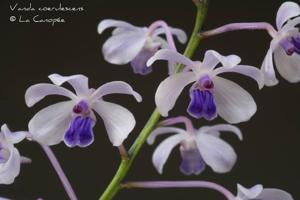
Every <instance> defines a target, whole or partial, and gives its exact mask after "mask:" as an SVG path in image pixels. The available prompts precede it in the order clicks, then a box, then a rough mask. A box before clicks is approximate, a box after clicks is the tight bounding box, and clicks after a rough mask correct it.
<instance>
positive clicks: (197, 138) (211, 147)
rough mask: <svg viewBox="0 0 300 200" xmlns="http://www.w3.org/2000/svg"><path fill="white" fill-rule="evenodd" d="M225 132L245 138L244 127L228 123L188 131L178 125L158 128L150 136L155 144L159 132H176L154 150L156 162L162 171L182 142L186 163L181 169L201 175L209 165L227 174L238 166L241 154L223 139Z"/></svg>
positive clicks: (187, 173) (181, 146)
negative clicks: (221, 134) (243, 134)
mask: <svg viewBox="0 0 300 200" xmlns="http://www.w3.org/2000/svg"><path fill="white" fill-rule="evenodd" d="M221 131H226V132H228V131H230V132H232V133H234V134H236V135H237V136H238V138H239V139H240V140H242V134H241V132H240V130H239V129H238V128H237V127H235V126H233V125H228V124H219V125H215V126H204V127H201V128H200V129H199V130H194V129H192V130H184V129H181V128H176V127H159V128H156V129H155V130H154V131H153V132H152V133H151V134H150V136H149V137H148V140H147V142H148V144H153V143H154V141H155V138H156V137H157V136H158V135H162V134H167V133H175V134H174V135H172V136H170V137H169V138H167V139H165V140H164V141H163V142H162V143H161V144H160V145H159V146H158V147H157V148H156V149H155V151H154V153H153V157H152V162H153V164H154V166H155V168H156V169H157V171H158V172H159V173H160V174H161V173H162V172H163V167H164V164H165V163H166V161H167V159H168V157H169V155H170V153H171V151H172V150H173V149H174V148H175V147H176V146H177V145H180V153H181V158H182V162H181V165H180V171H181V172H182V173H183V174H185V175H191V174H195V175H198V174H200V173H201V172H202V171H203V170H204V169H205V166H206V165H208V166H210V167H211V168H212V170H213V171H214V172H217V173H226V172H229V171H230V170H231V169H232V167H233V166H234V164H235V162H236V160H237V155H236V153H235V151H234V149H233V148H232V147H231V146H230V145H229V144H228V143H226V142H225V141H224V140H222V139H221V138H220V132H221Z"/></svg>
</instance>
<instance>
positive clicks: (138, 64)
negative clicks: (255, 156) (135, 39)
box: [130, 48, 157, 75]
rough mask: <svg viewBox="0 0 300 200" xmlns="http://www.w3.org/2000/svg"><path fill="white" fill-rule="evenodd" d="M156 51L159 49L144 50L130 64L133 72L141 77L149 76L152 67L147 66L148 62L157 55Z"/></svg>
mask: <svg viewBox="0 0 300 200" xmlns="http://www.w3.org/2000/svg"><path fill="white" fill-rule="evenodd" d="M156 51H157V48H154V49H146V48H143V49H142V50H141V51H140V53H139V54H138V55H137V56H136V57H135V58H134V59H133V60H132V61H131V62H130V65H131V68H132V69H133V72H134V73H135V74H140V75H147V74H149V73H151V72H152V67H148V66H147V61H148V60H149V58H151V57H152V56H153V55H154V54H155V52H156Z"/></svg>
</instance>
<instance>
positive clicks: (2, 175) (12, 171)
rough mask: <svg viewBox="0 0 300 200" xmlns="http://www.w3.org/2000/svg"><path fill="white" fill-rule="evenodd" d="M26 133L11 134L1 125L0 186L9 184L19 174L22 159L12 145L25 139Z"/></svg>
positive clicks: (5, 126)
mask: <svg viewBox="0 0 300 200" xmlns="http://www.w3.org/2000/svg"><path fill="white" fill-rule="evenodd" d="M26 134H27V132H25V131H18V132H11V131H10V130H9V128H8V127H7V125H6V124H4V125H2V127H1V132H0V184H11V183H13V182H14V180H15V178H16V177H17V176H18V175H19V173H20V167H21V162H22V159H26V160H30V159H28V158H25V157H21V156H20V153H19V151H18V149H17V148H15V147H14V144H16V143H19V142H20V141H22V140H23V139H24V138H25V137H26Z"/></svg>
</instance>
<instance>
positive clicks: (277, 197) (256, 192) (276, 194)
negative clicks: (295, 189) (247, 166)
mask: <svg viewBox="0 0 300 200" xmlns="http://www.w3.org/2000/svg"><path fill="white" fill-rule="evenodd" d="M237 190H238V192H237V196H236V198H235V200H251V199H252V200H293V197H292V196H291V195H290V194H289V193H287V192H285V191H283V190H279V189H275V188H263V186H262V185H255V186H253V187H252V188H249V189H247V188H245V187H243V186H242V185H240V184H238V185H237Z"/></svg>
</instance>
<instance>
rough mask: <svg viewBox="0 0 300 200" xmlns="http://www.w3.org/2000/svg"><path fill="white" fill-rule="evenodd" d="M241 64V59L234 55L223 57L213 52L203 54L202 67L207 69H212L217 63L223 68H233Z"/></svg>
mask: <svg viewBox="0 0 300 200" xmlns="http://www.w3.org/2000/svg"><path fill="white" fill-rule="evenodd" d="M240 62H241V58H240V57H239V56H236V55H228V56H223V55H221V54H219V53H218V52H216V51H214V50H208V51H206V52H205V55H204V59H203V62H202V66H203V67H205V68H208V69H214V68H215V67H216V66H217V64H218V63H222V66H224V67H233V66H236V65H237V64H239V63H240Z"/></svg>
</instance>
